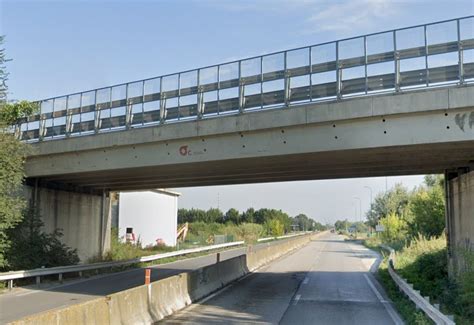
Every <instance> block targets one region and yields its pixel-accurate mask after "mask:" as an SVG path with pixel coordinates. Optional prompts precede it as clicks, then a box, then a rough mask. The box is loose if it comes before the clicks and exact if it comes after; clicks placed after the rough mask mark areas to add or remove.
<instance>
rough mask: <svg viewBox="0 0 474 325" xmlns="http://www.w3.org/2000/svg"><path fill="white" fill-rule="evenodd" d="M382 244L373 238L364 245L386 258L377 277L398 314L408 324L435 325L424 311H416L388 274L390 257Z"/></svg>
mask: <svg viewBox="0 0 474 325" xmlns="http://www.w3.org/2000/svg"><path fill="white" fill-rule="evenodd" d="M380 244H382V243H381V241H380V240H379V239H378V238H376V237H371V238H368V239H366V240H365V241H364V245H365V246H366V247H367V248H370V249H372V250H374V251H378V252H379V253H380V254H381V255H382V256H383V257H384V259H383V261H382V263H381V264H380V266H379V270H378V272H377V274H376V277H377V279H378V280H379V282H380V283H381V284H382V285H383V287H384V289H385V291H386V292H387V295H388V297H389V298H390V300H391V301H392V302H393V304H394V305H395V308H396V309H397V311H398V313H399V314H400V316H401V317H402V318H403V320H404V321H405V322H406V323H407V324H416V325H424V324H433V322H432V321H431V320H430V319H429V318H428V317H426V316H425V314H424V313H423V312H422V311H420V310H417V309H416V307H415V304H414V303H413V302H412V301H411V300H410V299H409V298H408V297H407V296H405V295H404V294H403V293H402V292H400V291H399V290H398V286H397V285H396V283H395V282H394V281H393V280H392V277H391V276H390V274H389V273H388V255H387V253H386V251H385V250H382V249H381V248H380Z"/></svg>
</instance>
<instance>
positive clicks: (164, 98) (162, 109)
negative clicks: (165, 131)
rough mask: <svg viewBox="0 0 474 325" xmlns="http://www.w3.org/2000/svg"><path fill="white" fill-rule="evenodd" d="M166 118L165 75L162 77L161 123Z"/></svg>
mask: <svg viewBox="0 0 474 325" xmlns="http://www.w3.org/2000/svg"><path fill="white" fill-rule="evenodd" d="M165 120H166V96H165V94H163V77H160V124H163V123H165Z"/></svg>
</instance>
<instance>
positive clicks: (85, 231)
mask: <svg viewBox="0 0 474 325" xmlns="http://www.w3.org/2000/svg"><path fill="white" fill-rule="evenodd" d="M26 195H27V198H28V199H29V201H30V204H31V205H32V206H36V207H37V208H38V210H39V213H40V216H41V219H42V220H43V222H44V230H45V232H47V233H51V232H53V231H54V230H55V229H58V228H59V229H61V231H62V233H63V235H64V236H63V237H62V238H61V240H62V242H63V243H65V244H66V245H68V246H69V247H71V248H75V249H77V252H78V255H79V258H80V259H81V262H86V261H87V260H89V259H90V258H93V257H98V256H103V255H104V254H105V253H106V252H107V251H108V250H109V249H110V242H111V221H112V220H111V219H112V218H111V210H112V209H111V195H110V192H108V191H97V190H96V191H86V190H83V189H78V188H75V189H72V188H54V186H48V185H44V184H41V183H40V182H39V181H38V180H37V179H35V180H29V182H28V185H27V186H26Z"/></svg>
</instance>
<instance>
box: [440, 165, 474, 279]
mask: <svg viewBox="0 0 474 325" xmlns="http://www.w3.org/2000/svg"><path fill="white" fill-rule="evenodd" d="M446 190H447V202H446V203H447V213H446V217H447V220H446V221H447V222H446V224H447V232H448V247H449V255H448V258H449V272H450V275H452V276H453V275H457V274H459V273H462V272H463V270H464V269H465V267H466V265H465V261H464V254H466V253H467V252H470V254H474V171H471V172H469V173H465V174H461V175H459V176H457V177H455V178H452V179H450V180H448V182H447V187H446Z"/></svg>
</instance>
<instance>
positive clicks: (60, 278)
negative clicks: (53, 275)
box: [58, 273, 63, 283]
mask: <svg viewBox="0 0 474 325" xmlns="http://www.w3.org/2000/svg"><path fill="white" fill-rule="evenodd" d="M58 281H59V283H63V274H62V273H59V274H58Z"/></svg>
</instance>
